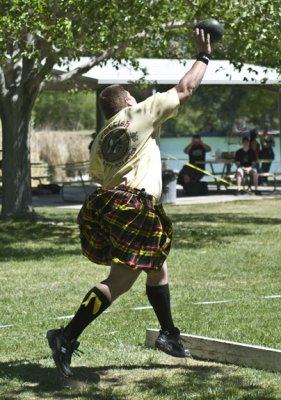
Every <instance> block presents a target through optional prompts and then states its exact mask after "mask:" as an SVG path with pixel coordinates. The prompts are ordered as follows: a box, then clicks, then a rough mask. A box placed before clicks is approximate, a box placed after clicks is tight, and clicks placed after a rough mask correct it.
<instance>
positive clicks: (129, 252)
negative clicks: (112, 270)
mask: <svg viewBox="0 0 281 400" xmlns="http://www.w3.org/2000/svg"><path fill="white" fill-rule="evenodd" d="M77 222H78V224H79V227H80V239H81V247H82V252H83V254H84V255H85V256H86V257H88V258H89V259H90V260H91V261H93V262H94V263H97V264H104V265H110V264H111V262H112V261H113V262H115V263H119V264H123V265H125V266H127V267H129V268H131V269H137V268H141V269H143V270H147V271H149V270H159V269H160V268H161V267H162V265H163V263H164V261H165V259H166V258H167V256H168V254H169V251H170V247H171V241H172V223H171V220H170V219H169V218H168V217H167V215H166V214H165V211H164V209H163V206H162V204H158V205H157V204H156V199H155V198H154V197H153V196H151V195H148V194H146V193H145V191H144V189H142V190H138V189H132V188H129V187H127V186H125V185H121V186H119V187H118V188H114V189H104V188H98V189H97V190H96V191H95V192H93V193H92V194H91V195H90V196H89V197H88V198H87V200H86V201H85V203H84V204H83V206H82V208H81V210H80V212H79V214H78V218H77Z"/></svg>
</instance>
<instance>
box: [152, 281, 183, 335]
mask: <svg viewBox="0 0 281 400" xmlns="http://www.w3.org/2000/svg"><path fill="white" fill-rule="evenodd" d="M146 294H147V297H148V300H149V302H150V304H151V305H152V307H153V310H154V312H155V314H156V316H157V318H158V321H159V323H160V326H161V329H162V330H163V331H168V332H170V333H173V332H174V331H175V329H176V328H175V326H174V323H173V318H172V313H171V306H170V290H169V285H168V284H166V285H162V286H148V285H147V286H146Z"/></svg>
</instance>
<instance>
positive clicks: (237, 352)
mask: <svg viewBox="0 0 281 400" xmlns="http://www.w3.org/2000/svg"><path fill="white" fill-rule="evenodd" d="M158 334H159V331H158V330H156V329H147V330H146V341H145V345H146V346H147V347H151V348H154V346H155V340H156V338H157V336H158ZM181 339H182V341H183V343H184V345H185V347H187V348H188V349H189V350H190V353H191V355H192V357H194V358H197V359H200V360H205V361H215V362H220V363H228V364H235V365H239V366H242V367H248V368H255V369H263V370H267V371H273V372H281V350H277V349H273V348H270V347H262V346H253V345H248V344H244V343H237V342H230V341H226V340H219V339H213V338H209V337H203V336H195V335H187V334H181Z"/></svg>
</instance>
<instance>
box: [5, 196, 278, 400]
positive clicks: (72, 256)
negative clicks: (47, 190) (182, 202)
mask: <svg viewBox="0 0 281 400" xmlns="http://www.w3.org/2000/svg"><path fill="white" fill-rule="evenodd" d="M166 209H167V211H168V214H169V215H170V217H171V218H172V220H173V222H174V246H173V249H172V251H171V254H170V257H169V266H170V268H169V269H170V284H171V297H172V306H173V313H174V319H175V321H176V323H177V325H178V326H179V327H180V329H181V330H182V332H185V333H189V334H195V335H202V336H209V337H214V338H219V339H225V340H233V341H237V342H244V343H249V344H256V345H263V346H269V347H274V348H279V349H281V334H280V319H281V298H278V297H277V298H271V299H266V298H264V297H265V296H270V295H276V294H277V295H278V294H281V279H280V258H281V257H280V256H281V201H280V200H269V199H267V200H265V199H264V200H261V201H239V202H235V203H223V204H208V205H189V206H167V207H166ZM37 212H38V213H39V214H40V215H42V216H43V217H44V218H42V219H40V221H39V222H37V223H36V224H31V223H22V222H13V223H12V222H0V243H1V245H0V246H1V247H0V284H1V297H0V325H1V327H0V399H1V400H17V399H20V400H21V399H28V400H34V399H55V400H61V399H97V400H120V399H124V400H125V399H126V400H131V399H134V400H140V399H153V400H154V399H156V400H158V399H159V400H160V399H172V400H176V399H192V400H230V399H231V400H276V399H281V374H279V373H271V372H265V371H257V370H254V369H247V368H241V367H237V366H233V365H222V364H215V363H208V362H202V361H197V360H192V361H190V360H181V359H175V358H172V357H169V356H167V355H165V354H162V353H161V352H158V351H155V350H151V349H147V348H145V347H144V339H145V330H146V328H157V327H158V325H157V322H156V318H155V316H154V314H153V312H152V310H151V309H143V310H131V309H130V308H132V307H139V306H147V305H148V301H147V298H146V296H145V287H144V284H145V275H143V276H141V277H140V279H139V281H137V283H136V284H135V286H134V287H133V289H132V290H131V291H130V292H129V293H127V294H126V295H125V296H123V297H122V298H120V299H118V300H117V301H116V303H114V304H113V305H112V307H111V308H110V309H109V312H107V313H104V314H103V315H102V316H101V317H100V318H99V319H98V320H97V321H95V322H94V323H93V324H92V325H91V326H89V327H88V328H87V329H86V331H85V332H84V333H83V335H82V336H81V338H80V339H81V345H80V348H81V350H83V351H84V354H83V355H82V357H81V358H73V369H74V372H75V376H74V378H73V379H68V380H67V379H64V378H61V377H60V376H59V375H58V373H57V371H56V370H55V368H54V366H53V362H52V359H51V356H50V351H49V349H48V347H47V342H46V339H45V334H46V331H47V330H48V329H50V328H55V327H59V326H60V325H63V324H66V323H67V321H68V320H69V319H68V318H69V317H68V316H69V315H71V314H73V313H74V312H75V310H76V308H77V307H78V305H79V304H80V301H81V300H82V298H83V297H84V295H85V293H86V292H87V291H88V290H89V289H90V288H91V287H92V286H94V285H95V283H97V282H98V281H99V280H101V279H103V278H104V277H105V276H106V274H107V271H108V269H107V267H103V266H95V265H94V264H91V263H90V262H89V261H88V260H87V259H86V258H85V257H83V256H82V255H81V253H80V245H79V240H78V229H77V226H76V223H75V218H76V214H77V210H65V209H51V208H40V209H37ZM221 300H231V301H230V302H228V303H214V304H196V303H201V302H206V301H221ZM58 318H60V319H58Z"/></svg>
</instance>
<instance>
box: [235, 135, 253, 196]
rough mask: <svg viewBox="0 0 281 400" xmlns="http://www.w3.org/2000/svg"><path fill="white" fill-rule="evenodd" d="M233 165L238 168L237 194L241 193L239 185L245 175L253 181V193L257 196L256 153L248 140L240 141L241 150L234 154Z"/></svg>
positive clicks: (246, 138) (244, 138)
mask: <svg viewBox="0 0 281 400" xmlns="http://www.w3.org/2000/svg"><path fill="white" fill-rule="evenodd" d="M235 163H236V165H237V167H238V169H237V172H236V179H237V194H240V193H241V183H242V179H243V178H244V177H245V175H250V177H251V178H252V179H253V183H254V186H255V193H256V194H259V192H258V174H257V170H256V163H257V155H256V152H255V151H254V150H253V149H251V147H250V140H249V139H248V137H246V136H245V137H243V139H242V148H241V149H239V150H237V151H236V153H235Z"/></svg>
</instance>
